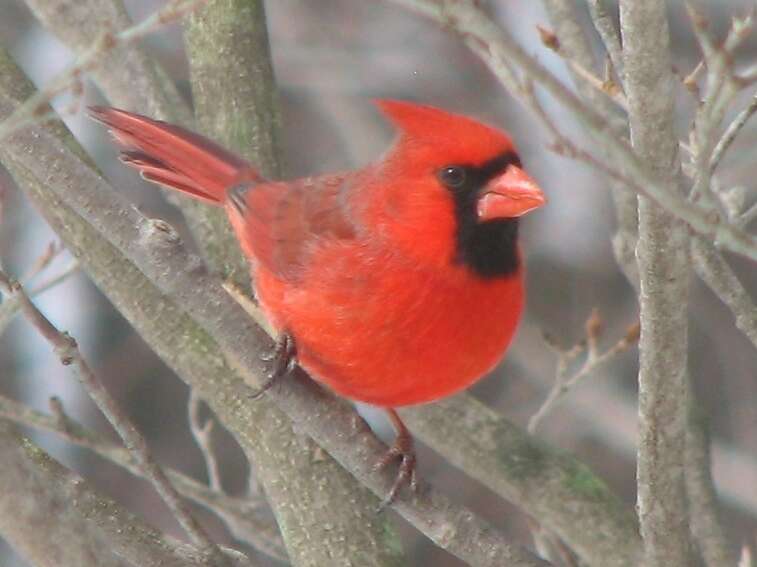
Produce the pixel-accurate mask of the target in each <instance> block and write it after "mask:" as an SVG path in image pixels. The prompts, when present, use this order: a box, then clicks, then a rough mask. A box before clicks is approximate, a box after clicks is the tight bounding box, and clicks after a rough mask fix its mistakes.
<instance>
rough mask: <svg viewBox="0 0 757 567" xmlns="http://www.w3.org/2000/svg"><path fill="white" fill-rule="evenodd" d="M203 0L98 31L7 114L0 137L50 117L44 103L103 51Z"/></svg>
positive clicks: (177, 1) (175, 1) (180, 1)
mask: <svg viewBox="0 0 757 567" xmlns="http://www.w3.org/2000/svg"><path fill="white" fill-rule="evenodd" d="M205 1H206V0H172V1H171V2H169V3H168V4H166V5H165V6H163V7H162V8H161V9H159V10H157V11H156V12H155V13H154V14H152V15H151V16H149V17H148V18H145V19H144V20H142V22H140V23H139V24H136V25H134V26H132V27H130V28H127V29H125V30H123V31H120V32H118V33H113V32H112V31H105V32H103V33H101V34H100V35H99V36H98V37H97V38H96V40H95V41H94V42H93V44H92V46H91V47H90V48H89V49H88V50H87V51H86V52H84V53H83V54H82V55H81V56H79V57H78V58H77V59H76V61H75V62H74V63H73V65H71V66H70V67H69V68H68V69H66V70H65V71H63V72H62V73H61V74H59V75H58V76H57V77H55V78H54V79H53V80H52V81H50V82H49V84H48V85H47V86H46V87H45V88H44V89H41V90H39V91H37V93H35V94H34V95H33V96H32V97H31V98H29V99H28V100H27V101H26V102H25V103H24V104H22V105H20V106H18V107H17V108H16V109H15V110H14V111H13V113H12V114H11V115H9V116H8V117H7V118H6V119H5V120H3V121H2V122H1V123H0V141H2V140H4V139H5V138H6V137H7V136H9V135H10V134H12V133H13V132H15V131H16V130H18V129H19V128H21V127H23V126H26V125H29V124H32V123H35V122H39V121H44V120H47V119H50V118H53V117H54V115H52V114H50V111H49V109H48V103H49V102H50V101H51V100H53V99H54V98H55V97H56V96H58V95H59V94H61V93H63V92H65V91H66V90H68V89H69V88H71V87H72V86H73V85H75V84H77V82H78V81H80V80H81V76H82V75H83V74H84V73H86V72H88V71H91V70H93V69H94V68H95V67H96V66H97V65H99V64H101V63H102V62H103V60H104V57H103V56H104V55H105V54H106V53H108V52H109V51H112V50H113V49H115V48H117V47H120V46H123V45H128V44H130V43H133V42H135V41H138V40H140V39H142V38H143V37H144V36H146V35H148V34H150V33H152V32H154V31H155V30H157V29H160V28H161V27H163V26H164V25H165V24H167V23H170V22H173V21H176V20H178V19H180V18H181V17H182V16H184V15H186V14H187V13H190V12H191V11H193V10H195V9H196V8H197V7H199V6H200V5H201V4H202V3H204V2H205Z"/></svg>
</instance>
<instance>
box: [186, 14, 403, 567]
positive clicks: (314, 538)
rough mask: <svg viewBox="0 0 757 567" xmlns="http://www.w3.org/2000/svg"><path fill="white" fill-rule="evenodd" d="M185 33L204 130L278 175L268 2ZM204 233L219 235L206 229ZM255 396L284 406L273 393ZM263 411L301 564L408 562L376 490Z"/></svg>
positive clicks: (264, 441)
mask: <svg viewBox="0 0 757 567" xmlns="http://www.w3.org/2000/svg"><path fill="white" fill-rule="evenodd" d="M185 40H186V44H187V51H188V55H189V64H190V72H191V79H192V93H193V99H194V104H195V113H196V116H197V124H198V126H199V127H200V129H201V130H202V131H203V132H204V133H205V134H206V135H208V136H210V137H211V138H213V139H214V140H216V141H218V142H220V143H221V144H223V145H224V146H225V147H227V148H230V149H231V150H233V151H235V152H237V153H238V154H239V155H241V156H244V157H245V158H247V159H248V160H249V161H250V163H254V164H255V165H256V166H257V167H258V168H260V170H261V172H262V173H263V174H264V175H266V176H269V177H273V178H276V177H278V176H279V172H280V166H279V161H280V159H279V148H278V144H277V137H278V135H279V131H278V127H279V119H278V117H279V107H278V100H277V93H276V85H275V81H274V76H273V68H272V64H271V59H270V47H269V42H268V32H267V28H266V19H265V10H264V5H263V2H262V1H260V0H211V1H210V2H208V4H207V6H206V7H205V9H204V10H201V11H198V12H196V13H195V14H193V15H192V16H191V17H190V18H188V20H187V26H186V34H185ZM221 223H222V226H212V225H208V226H207V227H206V228H207V230H210V231H214V232H216V233H218V232H221V231H223V232H224V233H228V232H229V224H228V221H227V220H226V219H225V218H223V219H222V220H221ZM196 236H197V238H198V239H200V240H203V239H207V236H209V235H206V234H205V231H204V230H201V231H200V232H198V233H196ZM232 240H234V241H233V242H231V243H225V242H223V241H221V242H218V243H217V244H216V246H215V247H214V248H213V249H212V250H209V252H210V253H211V254H212V256H213V260H214V261H213V265H214V266H215V267H216V268H217V269H218V270H219V271H221V272H222V273H223V274H224V279H227V280H229V279H231V280H232V281H234V282H235V283H236V284H237V285H239V286H243V287H244V288H245V289H249V281H250V274H249V267H248V264H247V262H246V261H245V260H244V259H243V257H242V255H241V254H240V252H239V246H238V245H237V243H236V241H235V239H233V238H232ZM218 245H223V246H222V247H220V248H219V247H218ZM229 266H234V270H233V271H232V270H229V269H228V267H229ZM255 403H258V404H261V405H265V406H269V407H270V412H274V411H276V413H278V411H277V410H275V409H274V408H273V404H272V402H271V401H270V400H268V399H263V400H260V401H258V402H255ZM261 418H262V421H261V422H260V423H259V424H258V426H259V429H260V435H259V439H258V442H257V452H258V453H266V455H267V456H266V457H262V458H261V457H259V456H258V455H257V453H256V454H254V455H252V462H253V463H255V465H256V470H257V473H258V478H259V480H260V481H261V482H262V484H263V485H264V487H265V494H266V497H267V498H268V501H269V502H270V504H271V507H272V508H273V511H274V513H275V514H276V518H277V520H278V523H279V526H280V527H281V530H282V535H283V536H284V541H285V543H286V545H287V549H288V551H289V555H290V557H291V560H292V562H293V564H295V565H313V564H317V565H320V564H324V565H325V564H330V563H340V562H342V561H344V562H348V561H349V556H351V555H352V556H354V555H359V556H360V557H361V561H360V562H361V564H362V565H365V566H366V567H369V566H371V565H387V564H395V562H400V561H401V558H400V557H401V553H400V551H399V548H400V546H399V545H398V535H397V534H396V531H395V528H394V526H393V525H392V523H393V520H392V518H391V517H389V516H386V515H384V516H378V517H377V516H375V514H374V510H375V507H376V502H375V499H374V498H373V496H372V495H371V494H370V493H369V492H368V491H366V490H364V489H363V488H362V487H361V486H360V484H359V483H358V481H357V480H355V479H354V478H353V477H351V476H350V475H345V474H340V475H335V474H334V473H333V470H332V469H333V468H334V467H335V463H334V462H333V460H332V459H331V457H330V456H329V455H324V454H323V453H322V451H321V450H320V448H319V447H318V446H317V445H316V444H315V443H313V442H312V441H310V440H309V439H306V438H304V437H303V436H302V435H298V434H297V433H296V432H295V431H294V430H293V428H292V427H291V425H290V424H289V420H288V419H287V418H286V417H284V416H282V419H281V420H279V421H278V422H271V421H270V420H269V418H268V417H265V416H263V415H261ZM319 453H320V457H319ZM326 462H328V463H329V465H330V466H324V465H325V463H326ZM348 495H349V496H348ZM369 517H373V519H372V520H371V521H365V518H369Z"/></svg>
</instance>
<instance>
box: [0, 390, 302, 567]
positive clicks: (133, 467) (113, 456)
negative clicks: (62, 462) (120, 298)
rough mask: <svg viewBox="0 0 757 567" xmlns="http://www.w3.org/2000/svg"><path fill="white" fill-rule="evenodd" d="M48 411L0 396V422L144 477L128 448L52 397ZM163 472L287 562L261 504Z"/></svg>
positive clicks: (236, 531)
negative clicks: (38, 432)
mask: <svg viewBox="0 0 757 567" xmlns="http://www.w3.org/2000/svg"><path fill="white" fill-rule="evenodd" d="M50 411H51V413H52V414H53V415H52V416H49V415H46V414H44V413H42V412H39V411H36V410H34V409H32V408H30V407H29V406H27V405H25V404H22V403H21V402H18V401H16V400H13V399H11V398H7V397H5V396H0V417H2V418H3V419H7V420H9V421H12V422H14V423H17V424H19V425H23V426H26V427H34V428H36V429H41V430H44V431H49V432H51V433H54V434H56V435H59V436H60V437H62V438H63V439H65V440H66V441H68V442H70V443H72V444H74V445H77V446H79V447H84V448H86V449H89V450H90V451H92V452H93V453H95V454H96V455H98V456H99V457H101V458H103V459H105V460H107V461H109V462H111V463H113V464H114V465H116V466H119V467H122V468H123V469H125V470H127V471H129V472H130V473H131V474H133V475H135V476H137V477H140V478H145V472H144V470H143V469H142V468H141V467H140V466H139V465H138V464H137V463H136V462H135V459H134V456H133V455H132V454H131V453H130V452H129V451H128V450H127V449H125V448H124V447H122V446H120V445H116V444H115V443H113V442H112V441H110V440H109V439H106V438H105V437H104V436H103V435H101V434H99V433H97V432H94V431H92V430H90V429H86V428H85V427H83V426H82V425H81V424H80V423H78V422H76V421H74V420H73V419H71V418H70V417H69V416H68V415H67V414H66V412H65V410H64V408H63V405H62V404H61V403H60V400H58V399H57V398H51V400H50ZM165 470H166V474H167V475H168V477H169V478H170V480H171V482H172V483H173V485H174V486H175V487H176V489H177V490H178V491H179V492H180V493H181V494H182V495H183V496H184V497H185V498H187V499H190V500H192V501H194V502H195V503H197V504H199V505H201V506H203V507H205V508H206V509H207V510H209V511H211V512H213V513H214V514H216V515H217V516H218V517H219V518H220V519H221V520H222V521H223V522H224V523H225V524H226V526H227V527H228V528H229V530H230V531H231V533H232V535H233V536H234V537H235V538H236V539H238V540H240V541H242V542H244V543H246V544H248V545H250V546H251V547H253V548H254V549H256V550H258V551H261V552H263V553H265V554H266V555H268V556H269V557H272V558H274V559H276V560H278V561H281V562H287V560H288V559H287V553H286V550H285V549H284V543H283V542H282V540H281V534H280V533H279V531H278V527H277V526H276V524H275V522H272V521H270V520H268V519H267V518H263V517H261V515H260V514H259V513H258V510H259V509H260V508H261V506H262V505H263V504H264V501H261V500H260V499H255V498H252V497H250V496H247V497H241V498H240V497H233V498H232V497H229V496H227V495H225V494H222V493H219V492H215V491H213V490H211V489H210V488H209V487H208V486H206V485H204V484H201V483H199V482H197V481H196V480H194V479H193V478H191V477H189V476H186V475H185V474H183V473H180V472H178V471H176V470H174V469H170V468H167V469H165Z"/></svg>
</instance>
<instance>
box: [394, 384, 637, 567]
mask: <svg viewBox="0 0 757 567" xmlns="http://www.w3.org/2000/svg"><path fill="white" fill-rule="evenodd" d="M401 413H402V417H403V419H405V420H406V422H407V424H408V425H409V426H410V428H411V429H412V430H413V433H414V434H416V435H418V437H419V438H420V439H423V441H424V442H425V443H428V444H429V445H430V446H431V447H432V448H433V449H434V450H436V451H437V452H438V453H440V454H441V455H442V456H444V457H445V458H446V459H447V460H448V461H450V462H451V463H452V464H453V465H455V466H456V467H458V468H460V469H461V470H463V471H465V472H466V474H468V475H469V476H471V477H472V478H474V479H476V480H478V481H479V482H481V483H482V484H484V485H485V486H487V487H488V488H489V489H491V490H493V491H494V492H496V493H497V494H500V495H502V496H503V497H505V498H507V499H508V500H510V501H511V502H513V503H514V504H517V505H518V506H520V507H522V508H523V509H524V510H525V511H526V512H528V513H529V514H530V515H532V516H533V517H534V518H536V519H538V521H539V523H541V524H542V525H544V526H545V527H547V528H549V529H550V530H551V531H553V532H554V533H556V534H558V535H559V536H560V537H561V538H562V539H564V540H565V542H566V543H567V544H568V545H569V546H570V547H571V549H574V550H575V551H576V553H578V555H579V556H580V557H581V559H582V560H583V561H585V562H586V564H587V565H592V566H596V567H635V566H636V565H637V564H638V559H639V556H640V551H641V542H640V540H639V535H638V531H637V530H638V528H637V525H636V521H635V518H634V515H633V513H632V512H631V510H630V509H629V508H627V507H626V506H625V505H624V504H623V503H622V501H621V500H620V499H619V498H617V496H615V495H614V494H613V493H612V492H611V490H610V489H609V488H608V487H607V485H606V484H605V483H604V482H603V481H602V480H601V479H600V478H599V477H597V476H596V475H594V473H593V472H592V471H591V470H590V469H589V468H588V467H587V466H586V465H584V464H583V463H581V462H579V461H578V460H577V459H575V458H574V457H571V456H570V455H568V454H567V453H561V452H557V451H554V450H552V449H549V448H548V447H546V446H545V445H544V444H543V443H541V442H540V441H538V440H537V439H534V438H532V437H530V436H528V435H527V434H526V433H525V432H523V431H522V430H521V429H519V428H517V427H515V426H514V425H513V424H511V423H510V422H509V421H507V420H506V419H504V418H503V417H502V416H500V415H498V414H497V413H496V412H494V411H492V410H491V409H489V408H487V407H486V406H485V405H483V404H482V403H481V402H478V401H476V400H475V399H474V398H472V397H471V396H468V395H461V396H455V397H454V398H450V399H447V400H442V401H440V402H437V403H435V404H433V405H427V406H421V407H418V408H408V409H406V410H403V411H402V412H401Z"/></svg>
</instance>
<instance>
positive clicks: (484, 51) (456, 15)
mask: <svg viewBox="0 0 757 567" xmlns="http://www.w3.org/2000/svg"><path fill="white" fill-rule="evenodd" d="M391 1H392V2H394V3H396V4H400V5H402V6H405V7H407V8H410V9H413V10H415V11H417V12H419V13H421V14H423V15H424V16H427V17H429V18H431V19H432V20H434V21H436V22H439V23H440V24H442V25H443V26H445V27H446V28H449V29H451V30H452V31H455V32H456V33H458V34H460V35H461V36H462V38H463V41H464V42H465V43H466V45H468V47H469V48H470V49H471V50H472V51H474V52H475V53H476V54H478V55H479V56H480V57H481V58H482V59H483V61H484V62H485V63H486V64H487V65H488V66H489V68H490V69H491V70H492V72H493V73H494V74H495V76H496V77H497V78H498V79H499V80H500V81H501V82H502V84H503V85H504V86H505V88H506V89H508V90H509V91H510V92H511V93H512V94H513V95H514V96H515V97H516V98H518V99H520V100H521V101H523V100H524V97H523V92H522V88H521V86H520V85H519V84H513V82H512V71H511V68H512V66H513V65H518V66H520V67H521V68H522V70H523V71H524V73H525V74H526V75H527V76H528V78H529V79H530V80H532V81H534V82H536V83H539V84H540V85H541V86H542V87H544V88H545V89H546V90H547V91H548V92H549V93H550V94H551V95H552V96H553V97H554V98H555V99H556V100H557V101H558V102H560V103H561V104H562V105H563V106H564V107H565V108H566V109H567V110H569V111H570V112H571V115H572V116H573V117H574V118H575V119H576V120H578V121H579V123H581V125H582V126H583V127H584V128H585V129H586V131H587V133H588V134H590V136H591V137H592V138H593V140H594V142H595V143H596V144H598V145H599V146H600V147H602V149H603V150H604V151H606V152H607V155H608V156H610V160H609V163H608V164H606V169H605V171H606V172H607V171H609V172H611V173H612V176H613V177H614V178H616V179H618V180H619V181H621V182H622V183H623V184H624V185H625V186H626V187H627V188H629V189H631V190H633V191H634V192H636V193H639V194H641V195H644V196H646V197H648V198H649V199H651V200H652V201H653V202H654V203H655V204H657V205H658V206H660V207H662V208H663V209H664V210H666V211H668V212H669V213H670V214H672V215H675V217H676V218H678V219H681V220H683V221H684V222H685V223H687V224H688V225H689V226H690V227H691V228H692V229H693V230H694V231H696V232H698V233H700V234H701V235H702V236H706V237H707V238H708V239H710V240H712V241H713V242H714V243H715V244H716V245H717V246H719V247H722V248H724V249H727V250H730V251H732V252H735V253H737V254H741V255H743V256H746V257H748V258H751V259H753V260H757V237H756V236H754V235H752V234H749V233H747V232H745V231H744V230H742V229H741V228H740V227H738V226H735V225H732V224H731V223H729V222H728V220H727V219H724V218H722V217H721V216H718V215H712V214H710V211H708V210H705V209H703V208H702V207H700V206H698V205H696V204H694V203H691V202H689V201H688V200H687V199H685V198H684V197H683V195H681V194H680V193H679V192H678V191H676V190H675V184H674V183H673V180H671V179H669V178H668V179H666V178H665V177H663V176H661V175H660V174H659V172H655V171H652V170H650V168H649V167H648V164H647V163H646V162H645V161H643V160H641V159H639V157H638V156H636V155H634V154H633V152H632V150H631V148H630V147H629V146H628V145H627V143H626V142H625V141H624V140H623V139H621V138H619V137H618V136H617V135H616V132H615V130H614V129H613V128H612V126H611V125H610V124H608V123H607V121H606V120H605V119H604V117H603V116H602V115H601V114H600V113H599V112H597V111H596V110H595V109H593V108H591V107H589V106H588V105H586V104H585V103H583V102H582V101H581V100H580V99H579V98H578V97H577V96H576V95H575V94H573V93H572V92H571V91H570V90H569V89H568V88H566V87H565V85H563V84H562V83H561V82H560V81H559V80H558V79H557V78H556V77H555V76H554V74H552V73H551V72H550V71H548V70H547V69H546V67H544V66H543V65H542V64H541V63H539V62H538V61H537V60H536V59H535V58H534V57H533V56H531V55H529V54H527V53H526V52H525V51H524V50H523V48H522V47H521V46H520V45H519V44H518V43H517V42H516V41H515V40H514V39H513V38H512V36H511V35H510V34H509V33H508V32H507V31H505V30H504V29H502V28H500V27H499V26H497V25H495V24H494V23H493V22H492V21H491V20H489V19H488V18H487V17H486V15H484V14H483V12H482V11H481V9H480V8H479V6H478V3H477V2H476V1H475V0H391ZM627 72H628V70H627V69H626V73H627ZM537 115H538V113H537ZM541 118H543V117H541ZM590 163H592V162H590ZM597 164H598V162H593V163H592V165H594V166H596V165H597ZM603 165H605V164H603Z"/></svg>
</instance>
